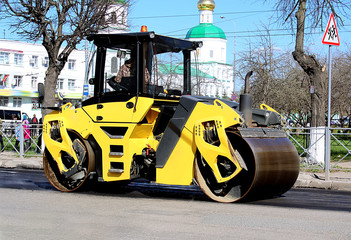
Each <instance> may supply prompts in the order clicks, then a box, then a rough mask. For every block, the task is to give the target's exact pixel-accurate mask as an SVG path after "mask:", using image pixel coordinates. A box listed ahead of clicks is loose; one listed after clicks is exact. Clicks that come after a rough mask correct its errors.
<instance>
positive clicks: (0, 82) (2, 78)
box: [0, 74, 9, 86]
mask: <svg viewBox="0 0 351 240" xmlns="http://www.w3.org/2000/svg"><path fill="white" fill-rule="evenodd" d="M8 78H9V75H8V74H0V86H6V85H7V84H6V83H7V79H8Z"/></svg>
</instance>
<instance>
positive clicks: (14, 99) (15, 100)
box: [13, 97, 22, 107]
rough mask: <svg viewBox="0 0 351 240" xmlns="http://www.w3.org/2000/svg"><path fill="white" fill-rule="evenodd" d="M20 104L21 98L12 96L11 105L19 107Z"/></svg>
mask: <svg viewBox="0 0 351 240" xmlns="http://www.w3.org/2000/svg"><path fill="white" fill-rule="evenodd" d="M21 106H22V98H20V97H14V98H13V107H21Z"/></svg>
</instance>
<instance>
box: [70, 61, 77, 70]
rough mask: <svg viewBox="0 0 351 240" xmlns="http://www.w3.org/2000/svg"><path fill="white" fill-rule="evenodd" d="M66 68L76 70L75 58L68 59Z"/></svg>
mask: <svg viewBox="0 0 351 240" xmlns="http://www.w3.org/2000/svg"><path fill="white" fill-rule="evenodd" d="M68 69H69V70H76V60H73V59H69V60H68Z"/></svg>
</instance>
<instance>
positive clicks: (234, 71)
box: [221, 16, 236, 94]
mask: <svg viewBox="0 0 351 240" xmlns="http://www.w3.org/2000/svg"><path fill="white" fill-rule="evenodd" d="M221 18H222V19H225V20H227V21H230V22H231V23H232V24H233V26H234V45H233V47H234V48H233V55H234V61H233V93H234V94H235V90H236V89H235V88H236V82H235V81H236V30H235V22H233V21H232V20H230V19H228V18H226V17H224V16H221Z"/></svg>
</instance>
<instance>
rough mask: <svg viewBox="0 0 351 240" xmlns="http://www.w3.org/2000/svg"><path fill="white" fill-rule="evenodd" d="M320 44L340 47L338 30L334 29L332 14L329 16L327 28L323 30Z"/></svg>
mask: <svg viewBox="0 0 351 240" xmlns="http://www.w3.org/2000/svg"><path fill="white" fill-rule="evenodd" d="M322 43H324V44H329V45H336V46H339V45H340V40H339V34H338V29H337V28H336V24H335V19H334V15H333V13H331V14H330V18H329V22H328V26H327V28H326V29H325V33H324V37H323V40H322Z"/></svg>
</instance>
